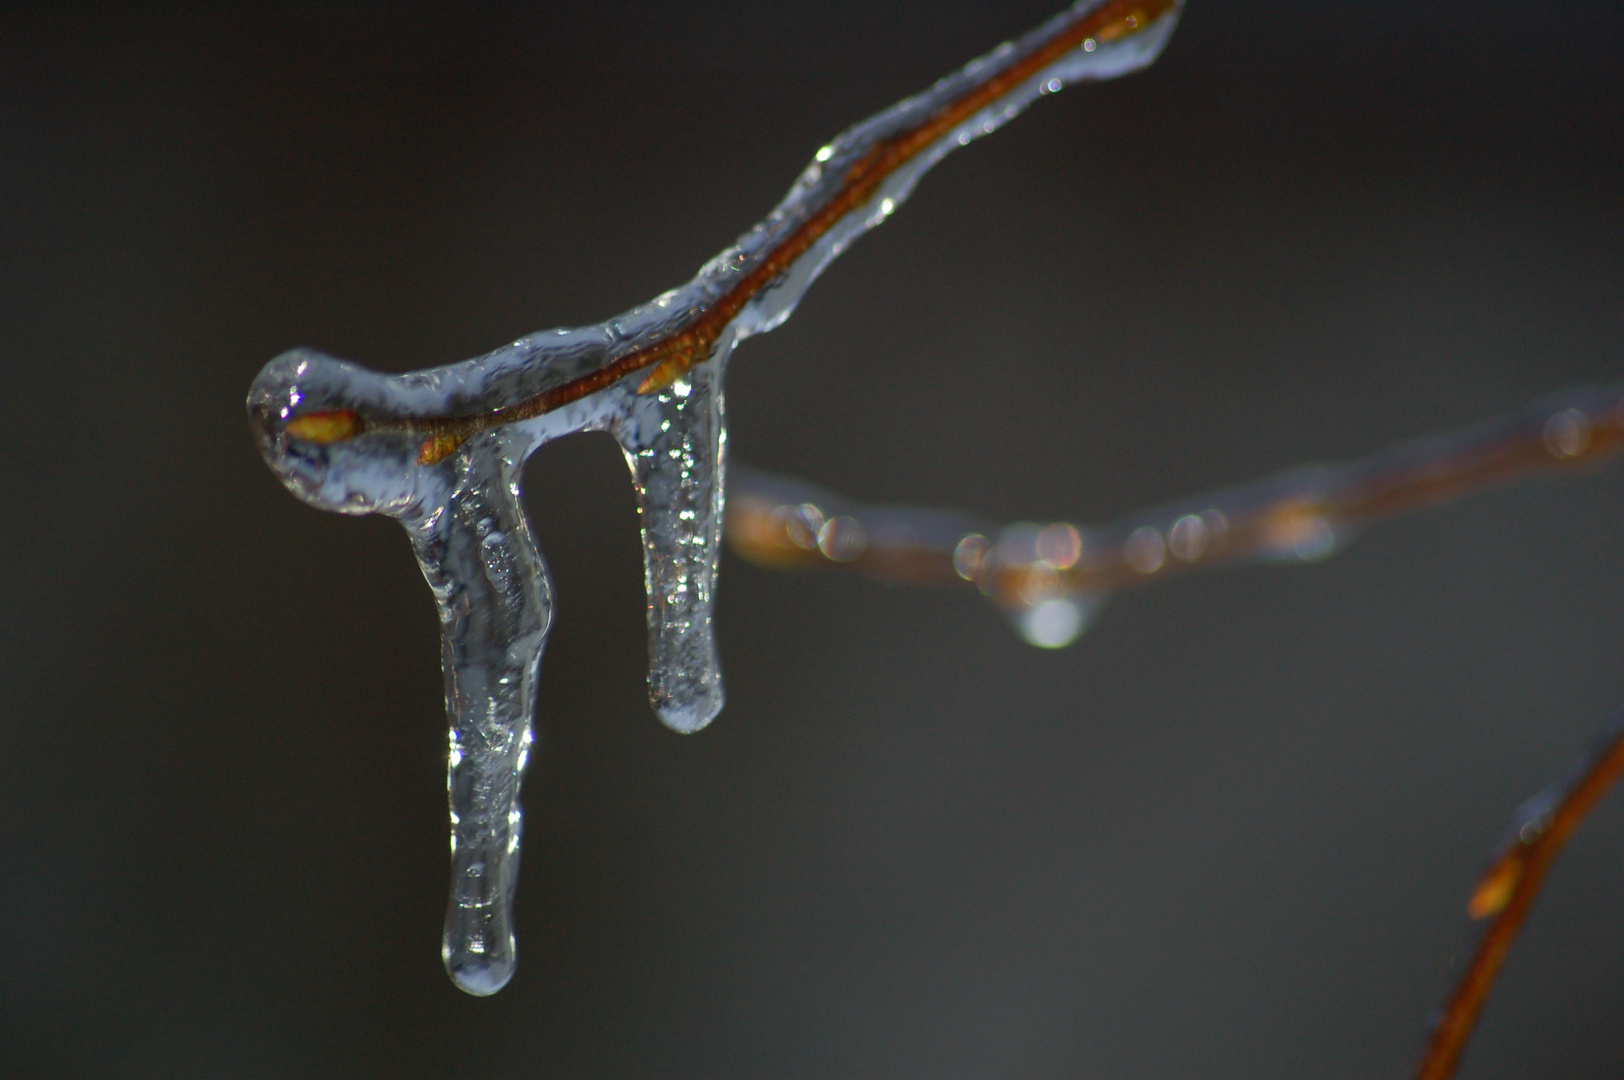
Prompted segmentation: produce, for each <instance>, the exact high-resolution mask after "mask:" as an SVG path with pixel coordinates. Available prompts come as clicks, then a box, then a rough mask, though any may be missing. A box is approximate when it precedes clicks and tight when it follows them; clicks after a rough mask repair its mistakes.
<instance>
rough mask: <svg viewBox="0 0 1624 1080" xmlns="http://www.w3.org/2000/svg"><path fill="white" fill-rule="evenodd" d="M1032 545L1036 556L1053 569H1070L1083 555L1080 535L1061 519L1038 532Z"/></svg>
mask: <svg viewBox="0 0 1624 1080" xmlns="http://www.w3.org/2000/svg"><path fill="white" fill-rule="evenodd" d="M1033 547H1034V549H1035V553H1036V555H1037V557H1038V558H1039V559H1040V560H1041V561H1042V562H1044V563H1046V564H1048V565H1049V566H1050V567H1051V568H1053V569H1055V570H1070V569H1071V568H1072V567H1073V566H1076V565H1077V560H1078V559H1080V558H1082V557H1083V538H1082V535H1081V534H1080V533H1078V531H1077V527H1076V526H1075V525H1068V524H1066V523H1065V522H1063V521H1061V522H1056V523H1055V524H1053V525H1050V526H1049V527H1048V528H1046V529H1044V530H1043V531H1042V532H1040V533H1038V535H1037V539H1036V541H1035V542H1034V544H1033Z"/></svg>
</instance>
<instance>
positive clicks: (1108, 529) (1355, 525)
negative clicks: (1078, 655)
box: [727, 385, 1624, 646]
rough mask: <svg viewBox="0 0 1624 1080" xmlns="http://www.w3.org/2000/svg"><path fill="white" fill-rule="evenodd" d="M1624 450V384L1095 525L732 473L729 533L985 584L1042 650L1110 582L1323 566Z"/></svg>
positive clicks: (785, 561) (763, 555) (905, 573)
mask: <svg viewBox="0 0 1624 1080" xmlns="http://www.w3.org/2000/svg"><path fill="white" fill-rule="evenodd" d="M1620 449H1624V385H1618V386H1611V387H1606V388H1604V389H1584V390H1574V391H1569V392H1567V393H1565V394H1560V395H1557V396H1555V397H1550V398H1546V399H1544V400H1542V401H1539V402H1537V403H1535V404H1533V405H1531V406H1529V407H1528V408H1527V409H1525V410H1523V411H1522V412H1521V413H1519V414H1516V415H1514V416H1509V417H1505V418H1503V419H1500V420H1495V421H1491V422H1489V423H1486V424H1483V425H1481V426H1478V427H1474V428H1470V429H1468V430H1466V431H1462V432H1458V433H1455V434H1449V435H1442V436H1436V437H1432V438H1427V439H1422V440H1419V441H1416V442H1412V443H1406V444H1404V445H1401V446H1397V447H1394V448H1393V449H1391V450H1388V451H1386V452H1384V453H1381V454H1377V455H1376V456H1374V457H1371V458H1368V459H1366V460H1364V461H1360V462H1355V463H1353V464H1347V465H1334V466H1309V467H1307V468H1299V469H1294V470H1292V471H1290V472H1286V473H1282V474H1280V475H1278V476H1275V477H1271V478H1269V479H1265V480H1260V481H1257V482H1255V483H1251V484H1246V485H1243V486H1241V487H1235V488H1230V489H1228V490H1225V491H1218V492H1213V493H1210V494H1207V495H1203V496H1198V497H1195V498H1191V499H1186V500H1183V501H1180V502H1176V503H1172V504H1169V505H1167V506H1163V507H1159V508H1157V509H1154V510H1147V511H1144V512H1142V513H1137V514H1133V515H1130V516H1129V517H1126V518H1123V519H1122V520H1120V521H1117V522H1115V523H1113V524H1110V525H1105V526H1101V527H1098V528H1089V527H1084V526H1078V525H1073V524H1070V523H1067V522H1056V523H1053V524H1048V525H1035V524H1030V523H1022V524H1016V525H1009V526H1006V527H1003V528H996V527H989V526H988V525H987V524H986V523H984V522H979V521H976V520H974V519H972V518H968V517H966V516H964V515H959V514H950V513H944V512H942V511H936V510H919V509H907V508H897V507H869V506H859V505H857V504H854V503H851V502H848V501H846V500H843V499H841V498H839V497H838V496H834V495H830V494H828V493H826V492H823V491H819V490H817V489H815V488H812V487H808V486H806V485H804V484H800V483H798V482H796V481H791V480H785V479H782V478H779V477H773V476H768V475H766V474H762V473H754V472H749V471H747V470H744V469H735V470H734V475H733V480H732V491H731V494H730V497H729V501H728V507H727V537H728V542H729V544H730V545H731V546H732V547H733V549H734V550H735V551H737V552H738V553H739V554H741V555H743V556H744V557H745V558H747V559H750V560H751V561H753V562H757V563H762V564H765V565H769V566H797V567H815V566H846V567H850V568H852V569H855V570H859V571H861V572H863V573H866V574H869V575H871V576H873V577H877V578H883V579H886V580H890V581H900V582H906V583H912V584H960V585H963V584H966V583H973V584H975V585H976V586H978V587H979V588H980V590H981V591H982V592H983V593H984V594H985V595H986V596H987V597H988V598H990V599H991V600H992V601H993V602H994V603H996V604H998V605H999V606H1000V607H1002V608H1004V609H1005V610H1007V611H1009V612H1010V614H1011V615H1012V617H1013V618H1014V619H1015V622H1016V625H1017V627H1018V628H1019V629H1020V630H1021V632H1022V633H1023V634H1024V635H1025V636H1026V637H1027V639H1028V640H1030V641H1031V642H1032V643H1033V644H1036V645H1045V646H1058V645H1065V644H1067V643H1069V642H1070V641H1071V640H1073V639H1074V638H1075V637H1076V636H1077V634H1078V633H1079V632H1081V630H1082V629H1083V628H1084V626H1085V624H1086V620H1087V616H1088V615H1089V614H1090V613H1091V612H1092V611H1093V610H1095V609H1096V608H1097V607H1098V606H1099V604H1100V603H1101V602H1102V601H1103V600H1104V599H1105V597H1107V596H1108V595H1109V594H1111V593H1112V592H1114V591H1116V590H1118V589H1122V588H1127V587H1129V586H1133V585H1143V584H1147V583H1149V582H1152V581H1160V580H1163V579H1166V578H1168V577H1172V576H1175V575H1178V574H1182V573H1186V572H1188V571H1191V570H1196V569H1200V568H1202V567H1207V566H1217V565H1221V564H1225V563H1233V562H1237V561H1246V560H1271V561H1277V560H1286V561H1299V560H1303V561H1313V560H1316V559H1320V558H1323V557H1325V556H1326V555H1329V554H1330V553H1331V552H1333V551H1335V550H1336V549H1337V548H1338V547H1339V546H1340V545H1341V544H1343V543H1345V542H1346V541H1347V540H1348V539H1349V538H1350V537H1352V536H1353V534H1354V533H1356V532H1357V531H1358V530H1359V529H1360V528H1362V527H1364V526H1365V525H1367V524H1370V523H1371V522H1374V521H1377V520H1380V519H1381V518H1385V517H1388V516H1391V515H1393V514H1397V513H1401V512H1403V511H1406V510H1411V509H1415V508H1418V507H1422V506H1427V505H1430V504H1433V503H1436V502H1439V501H1442V500H1445V499H1450V498H1453V497H1455V496H1458V495H1462V494H1465V493H1466V492H1469V491H1473V490H1475V489H1477V488H1480V487H1483V486H1485V485H1489V484H1494V483H1498V482H1502V481H1505V480H1510V479H1512V478H1515V477H1518V476H1522V475H1525V474H1528V473H1532V472H1540V471H1547V470H1553V469H1572V468H1574V467H1576V466H1578V467H1582V466H1585V465H1589V464H1591V463H1593V462H1596V461H1598V460H1601V459H1603V458H1606V457H1610V456H1611V455H1613V454H1616V453H1617V452H1618V451H1619V450H1620Z"/></svg>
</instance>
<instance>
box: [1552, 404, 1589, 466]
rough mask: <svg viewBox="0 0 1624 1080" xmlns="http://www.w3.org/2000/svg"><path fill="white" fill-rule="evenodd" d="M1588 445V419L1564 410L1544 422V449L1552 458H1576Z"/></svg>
mask: <svg viewBox="0 0 1624 1080" xmlns="http://www.w3.org/2000/svg"><path fill="white" fill-rule="evenodd" d="M1589 445H1590V417H1589V416H1587V415H1585V412H1584V410H1583V409H1564V410H1563V411H1562V412H1559V413H1557V414H1556V415H1555V416H1553V417H1551V418H1550V419H1549V420H1547V421H1546V422H1545V449H1546V450H1548V451H1550V454H1551V456H1552V457H1554V458H1576V457H1578V456H1579V455H1580V454H1582V453H1584V452H1585V449H1586V447H1588V446H1589Z"/></svg>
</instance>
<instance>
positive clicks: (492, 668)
mask: <svg viewBox="0 0 1624 1080" xmlns="http://www.w3.org/2000/svg"><path fill="white" fill-rule="evenodd" d="M509 438H510V437H509V436H507V435H506V433H503V432H492V433H490V434H486V435H481V436H479V437H478V438H476V439H473V440H470V441H469V444H468V445H467V446H466V447H465V449H464V452H463V453H461V454H459V455H458V456H457V458H456V461H455V464H454V465H453V466H452V467H451V470H450V471H451V472H452V473H453V475H454V480H453V486H452V488H451V489H450V491H449V492H448V493H447V494H448V496H449V497H448V498H447V500H446V501H445V502H444V503H442V504H440V505H437V506H435V507H434V508H433V509H432V510H429V509H428V508H426V507H424V508H422V510H420V511H419V512H416V513H412V514H409V515H403V516H402V517H401V524H403V525H405V526H406V530H407V532H408V533H409V534H410V536H411V540H412V549H413V551H414V552H415V553H416V554H417V561H418V563H419V565H421V566H422V568H423V576H424V578H426V579H427V580H428V583H429V587H430V588H431V589H432V590H433V592H434V599H435V603H436V605H437V606H438V608H439V613H440V627H441V651H442V662H443V664H444V669H445V699H446V713H447V715H448V716H449V717H450V721H451V733H450V748H449V756H448V768H447V772H446V788H447V792H448V797H449V801H450V806H451V897H450V900H449V902H448V904H447V908H446V920H445V935H444V938H443V940H442V943H441V955H442V957H443V958H444V960H445V966H446V970H447V971H448V972H449V973H450V974H451V978H452V979H453V980H455V981H456V984H457V985H458V986H460V987H462V989H464V990H466V991H468V992H469V993H471V994H479V995H484V994H493V993H495V992H496V991H497V990H500V989H501V988H502V987H503V986H504V985H505V984H506V983H507V981H508V979H510V978H511V977H512V975H513V965H514V959H515V957H514V941H513V912H512V906H513V892H514V886H515V885H516V884H517V881H518V874H519V832H520V816H519V782H520V780H521V778H522V776H523V773H524V766H525V760H526V758H527V757H528V755H529V751H530V742H531V717H532V715H533V714H534V711H535V703H536V669H537V666H538V665H539V664H540V661H541V649H542V646H543V645H544V644H545V643H546V639H547V627H548V623H549V622H550V621H551V618H552V587H551V585H550V583H549V581H548V578H547V569H546V566H545V565H544V564H543V563H542V561H541V553H540V552H539V551H537V550H536V542H535V539H534V538H533V537H532V536H531V534H530V526H529V523H528V522H527V521H526V520H525V516H524V512H523V510H522V509H521V508H520V506H519V487H518V483H517V479H518V470H519V466H520V465H521V464H522V458H520V457H519V456H518V455H515V454H513V453H512V452H511V450H512V447H511V446H510V445H508V442H509ZM425 511H426V512H425Z"/></svg>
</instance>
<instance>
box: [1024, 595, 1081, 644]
mask: <svg viewBox="0 0 1624 1080" xmlns="http://www.w3.org/2000/svg"><path fill="white" fill-rule="evenodd" d="M1098 609H1099V601H1097V600H1095V599H1094V598H1092V597H1083V596H1057V597H1055V598H1054V599H1052V600H1045V601H1043V602H1042V603H1040V604H1034V605H1032V606H1031V607H1026V608H1018V609H1016V610H1015V611H1014V612H1013V613H1012V614H1011V618H1012V619H1013V620H1014V623H1015V629H1017V630H1019V631H1020V634H1021V637H1023V638H1025V639H1026V641H1027V643H1028V644H1031V645H1036V646H1037V647H1038V648H1040V649H1063V648H1065V647H1066V646H1067V645H1070V644H1071V643H1072V642H1074V641H1076V640H1077V638H1078V637H1079V636H1081V635H1082V632H1083V631H1084V630H1086V629H1088V623H1089V620H1090V619H1091V618H1092V617H1093V615H1094V613H1095V612H1096V611H1097V610H1098Z"/></svg>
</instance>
